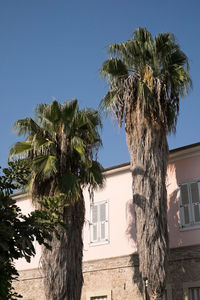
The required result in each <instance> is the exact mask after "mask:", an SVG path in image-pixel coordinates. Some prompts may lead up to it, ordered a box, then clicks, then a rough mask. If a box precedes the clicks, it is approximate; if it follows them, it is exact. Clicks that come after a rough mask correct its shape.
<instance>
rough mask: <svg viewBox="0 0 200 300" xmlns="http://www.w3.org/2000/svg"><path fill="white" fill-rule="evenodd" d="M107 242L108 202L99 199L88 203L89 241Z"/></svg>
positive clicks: (95, 242)
mask: <svg viewBox="0 0 200 300" xmlns="http://www.w3.org/2000/svg"><path fill="white" fill-rule="evenodd" d="M106 242H108V202H107V201H101V202H96V203H92V204H91V205H90V243H91V244H98V243H106Z"/></svg>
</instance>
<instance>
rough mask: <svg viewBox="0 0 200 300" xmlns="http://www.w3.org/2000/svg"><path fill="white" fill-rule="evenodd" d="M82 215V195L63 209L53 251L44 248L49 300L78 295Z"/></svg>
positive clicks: (65, 299)
mask: <svg viewBox="0 0 200 300" xmlns="http://www.w3.org/2000/svg"><path fill="white" fill-rule="evenodd" d="M84 216H85V208H84V199H83V197H81V198H80V199H79V200H78V201H76V202H74V203H72V204H71V205H70V206H67V207H65V209H64V221H65V223H66V228H65V229H61V230H60V240H58V239H57V238H56V237H55V236H54V237H53V240H52V243H51V246H52V250H51V251H50V250H47V249H45V248H43V254H42V268H43V272H44V275H45V282H44V284H45V293H46V299H48V300H80V298H81V290H82V285H83V275H82V252H83V242H82V229H83V224H84Z"/></svg>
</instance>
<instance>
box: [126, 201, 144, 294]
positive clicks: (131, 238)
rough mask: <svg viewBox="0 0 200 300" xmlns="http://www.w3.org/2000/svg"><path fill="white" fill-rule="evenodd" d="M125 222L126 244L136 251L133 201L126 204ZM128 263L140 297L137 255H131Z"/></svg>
mask: <svg viewBox="0 0 200 300" xmlns="http://www.w3.org/2000/svg"><path fill="white" fill-rule="evenodd" d="M126 221H127V229H126V236H127V238H128V242H129V243H130V245H131V246H133V248H135V249H136V224H135V212H134V206H133V200H132V199H130V200H129V201H127V202H126ZM130 263H131V266H132V270H133V278H132V280H133V283H134V284H136V285H137V287H138V289H139V292H140V294H141V296H143V294H144V287H143V280H142V276H141V273H140V271H139V258H138V254H137V253H136V252H135V253H133V254H132V255H131V258H130Z"/></svg>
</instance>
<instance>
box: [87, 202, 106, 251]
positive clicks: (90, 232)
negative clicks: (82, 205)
mask: <svg viewBox="0 0 200 300" xmlns="http://www.w3.org/2000/svg"><path fill="white" fill-rule="evenodd" d="M103 203H105V204H106V220H105V223H106V225H105V230H106V231H107V232H106V233H107V235H106V236H105V239H100V234H99V232H100V230H99V227H100V225H101V221H99V220H98V222H97V238H98V239H97V241H93V240H92V227H93V222H92V207H93V206H94V205H96V206H98V218H99V207H100V205H101V204H103ZM108 243H109V201H108V200H102V201H97V202H92V203H90V222H89V245H90V246H91V247H92V246H98V245H104V244H108Z"/></svg>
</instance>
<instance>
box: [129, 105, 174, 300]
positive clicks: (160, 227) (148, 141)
mask: <svg viewBox="0 0 200 300" xmlns="http://www.w3.org/2000/svg"><path fill="white" fill-rule="evenodd" d="M126 134H127V144H128V148H129V152H130V159H131V171H132V179H133V181H132V190H133V204H134V209H135V218H136V231H137V247H138V254H139V266H140V272H141V275H142V277H143V278H144V277H147V279H148V293H149V296H150V299H151V300H153V299H154V300H155V299H161V296H162V294H163V292H164V289H165V279H166V263H167V256H168V232H167V192H166V185H165V179H166V168H167V159H168V144H167V140H166V133H165V131H164V130H162V128H160V127H159V126H158V124H157V125H156V124H155V123H153V121H148V120H147V119H145V116H144V113H143V112H142V111H138V110H137V111H136V112H131V113H130V114H129V115H128V114H127V118H126Z"/></svg>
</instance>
